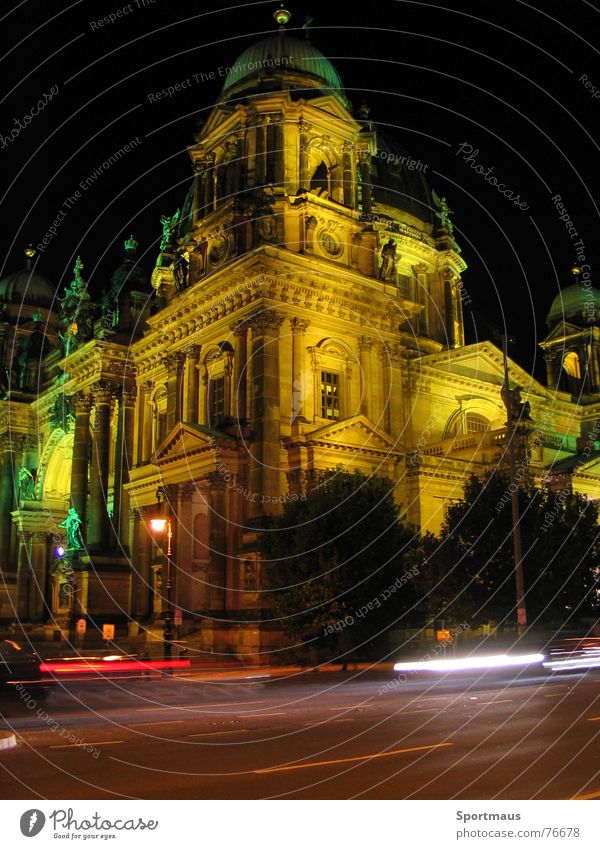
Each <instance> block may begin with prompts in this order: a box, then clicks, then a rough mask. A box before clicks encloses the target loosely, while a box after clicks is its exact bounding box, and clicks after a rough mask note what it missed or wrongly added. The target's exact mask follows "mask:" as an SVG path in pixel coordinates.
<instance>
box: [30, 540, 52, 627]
mask: <svg viewBox="0 0 600 849" xmlns="http://www.w3.org/2000/svg"><path fill="white" fill-rule="evenodd" d="M47 563H48V534H47V533H46V531H35V532H34V533H33V542H32V547H31V576H30V581H29V619H30V620H31V621H32V622H41V621H42V620H43V619H44V613H45V609H46V608H45V601H46V570H47Z"/></svg>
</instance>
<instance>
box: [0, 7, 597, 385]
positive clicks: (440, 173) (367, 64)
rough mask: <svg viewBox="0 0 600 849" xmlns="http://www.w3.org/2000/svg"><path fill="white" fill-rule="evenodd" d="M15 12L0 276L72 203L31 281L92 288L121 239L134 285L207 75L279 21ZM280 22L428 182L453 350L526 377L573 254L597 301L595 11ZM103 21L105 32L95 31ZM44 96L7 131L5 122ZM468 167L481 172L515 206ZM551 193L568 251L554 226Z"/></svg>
mask: <svg viewBox="0 0 600 849" xmlns="http://www.w3.org/2000/svg"><path fill="white" fill-rule="evenodd" d="M14 5H15V8H14V9H13V10H11V11H6V12H4V11H3V12H2V13H1V14H2V15H3V17H2V29H1V32H2V39H3V50H2V81H3V86H2V88H3V96H2V107H3V108H2V112H1V114H0V163H1V165H2V167H1V170H0V174H1V182H2V185H1V190H2V213H3V216H2V219H3V225H2V235H3V239H2V245H3V251H2V263H3V267H2V270H1V274H2V276H4V275H5V274H7V273H9V272H11V271H13V270H14V269H15V268H17V267H19V266H21V265H23V257H22V251H23V248H24V247H25V245H26V244H27V243H28V242H29V241H31V242H33V243H34V244H38V243H39V242H40V241H41V240H42V239H43V237H44V235H45V234H46V232H47V231H48V229H49V227H50V226H51V225H52V222H53V220H54V219H55V217H56V215H57V212H58V211H59V210H60V209H61V208H63V202H64V200H65V199H66V198H68V197H69V196H73V195H74V194H75V192H76V191H77V190H79V192H80V195H81V196H80V197H79V198H77V199H76V202H73V203H72V205H71V208H70V209H69V210H68V214H66V215H65V216H64V217H63V220H62V221H61V223H60V226H59V227H58V228H57V232H56V235H55V236H53V238H52V239H51V240H50V243H49V245H48V247H47V249H46V250H45V252H44V254H43V255H42V257H41V258H40V260H39V266H38V267H39V270H40V271H42V272H43V273H44V274H46V275H47V276H49V277H50V278H51V280H52V281H53V283H54V284H55V285H57V286H61V287H62V285H63V284H64V283H65V281H66V279H67V278H68V276H69V272H70V269H71V268H72V266H73V262H74V257H75V256H76V255H77V254H78V253H80V254H81V256H82V258H83V260H84V263H85V275H84V276H86V277H87V279H88V280H89V281H90V285H91V287H92V290H93V291H100V290H101V289H103V288H104V286H105V285H106V284H107V282H108V279H109V277H110V273H111V271H112V270H113V269H114V268H115V267H116V266H117V265H118V264H119V263H120V261H121V258H122V254H123V250H122V242H123V239H124V238H125V237H126V236H128V235H129V233H130V232H132V233H134V234H135V236H136V238H137V239H138V240H139V242H140V255H141V257H142V263H143V265H144V266H145V268H146V270H147V271H148V273H149V272H150V271H151V269H152V267H153V265H154V261H155V257H156V254H157V250H158V242H159V239H160V233H161V229H160V224H159V217H160V215H161V214H162V213H169V214H171V213H172V212H173V211H174V210H175V209H176V208H177V207H178V206H180V205H181V202H182V200H183V197H184V196H185V193H186V190H187V187H188V184H189V182H190V180H191V169H190V165H189V160H188V156H187V153H186V146H187V145H189V144H190V143H191V142H192V141H193V133H194V131H195V129H196V127H197V125H198V122H200V121H202V120H203V119H204V118H205V117H206V116H207V114H208V113H209V111H210V109H211V107H212V105H213V104H214V102H215V101H216V100H217V98H218V95H219V92H220V89H221V86H222V83H223V79H224V77H223V76H220V72H219V68H223V67H224V66H227V65H231V64H233V63H234V62H235V59H236V58H237V56H239V54H240V53H241V52H242V51H243V50H244V49H245V48H246V47H247V46H249V45H250V44H252V43H253V42H255V41H258V40H260V39H261V38H263V37H264V36H265V35H266V34H268V33H270V32H272V31H273V30H274V29H275V27H276V25H275V23H274V21H273V18H272V15H273V12H274V11H275V9H276V8H277V6H278V4H277V3H273V2H255V3H248V4H242V5H237V6H236V5H228V4H227V3H226V2H224V0H223V2H221V3H217V2H204V0H203V2H202V3H197V4H192V3H174V2H167V0H154V2H152V0H132V2H131V3H129V4H124V3H122V2H120V0H109V2H91V0H80V2H75V3H72V4H65V3H63V2H58V0H54V2H52V0H50V2H43V0H38V1H37V2H36V0H24V2H21V3H18V2H17V3H15V4H14ZM4 8H6V7H4ZM288 8H289V9H290V11H291V12H292V20H291V21H290V24H289V27H288V29H289V30H290V32H292V33H293V32H294V31H295V30H299V31H300V34H302V24H303V23H304V21H305V19H306V16H307V15H310V16H311V17H312V18H313V19H314V20H313V22H312V24H311V26H310V38H311V40H312V41H313V43H314V44H315V45H316V46H317V47H318V48H319V49H320V50H321V51H322V52H323V53H324V54H325V55H326V56H328V57H329V58H330V59H331V60H332V62H333V63H334V64H335V65H336V67H337V68H338V70H339V72H340V73H341V76H342V79H343V80H344V83H345V85H346V90H347V93H348V95H349V97H350V99H351V100H352V101H353V103H354V106H355V109H356V108H357V107H358V106H359V105H360V104H361V103H362V102H363V101H366V102H367V103H368V104H369V105H370V107H371V118H372V119H373V121H374V122H375V123H377V124H378V125H380V126H385V127H387V128H388V132H389V133H390V134H391V135H393V136H395V137H396V138H397V140H398V141H399V142H400V144H401V145H402V146H403V147H405V148H406V149H407V150H408V151H410V153H411V154H412V155H413V156H414V157H415V158H419V159H420V160H421V161H422V162H424V163H427V166H428V168H427V176H428V177H429V180H430V183H431V185H432V186H433V188H434V189H435V190H436V192H437V193H438V195H445V196H446V197H447V200H448V203H449V205H450V207H451V208H452V209H453V210H454V215H453V220H454V223H455V228H456V234H457V241H458V242H459V243H460V244H461V246H462V249H463V256H464V258H465V260H466V261H467V263H468V265H469V269H468V270H467V272H465V275H464V284H465V287H466V290H467V292H468V295H469V298H470V301H471V303H470V305H469V306H467V307H466V310H465V318H466V326H467V336H468V341H474V340H475V339H477V338H481V337H486V338H489V336H490V330H489V325H490V324H491V325H494V326H499V327H502V326H503V325H505V326H506V328H507V329H508V331H509V332H510V333H512V334H514V335H515V336H516V337H517V347H516V349H515V350H514V351H513V354H514V356H515V358H516V359H517V360H518V361H519V362H520V363H521V364H522V365H523V366H525V367H526V368H527V369H529V370H534V371H535V374H536V375H537V376H542V375H543V372H544V370H543V368H542V367H541V361H540V353H539V349H537V342H538V341H539V340H540V339H541V338H543V337H544V335H545V333H546V326H545V316H546V313H547V311H548V308H549V306H550V304H551V302H552V300H553V298H554V297H555V295H556V294H557V292H558V290H559V287H560V286H563V287H564V286H566V285H568V284H569V283H570V282H572V278H571V275H570V272H569V269H570V267H571V265H573V264H574V262H575V261H576V259H577V253H576V250H575V242H576V241H578V239H581V240H582V244H583V247H582V248H581V250H582V252H583V253H584V255H585V263H588V264H589V269H588V271H589V273H590V275H591V281H592V283H593V284H595V285H596V286H598V287H599V288H600V281H598V280H597V279H596V278H597V277H598V274H599V273H600V272H598V271H597V270H598V269H599V268H600V265H599V263H600V253H599V250H598V246H597V245H598V218H599V215H598V207H597V201H596V194H595V185H594V178H595V176H596V173H597V167H598V166H597V163H598V150H599V148H598V126H599V123H600V122H599V119H600V62H599V61H598V58H599V56H600V52H599V50H600V38H599V33H600V9H599V8H597V7H596V6H595V5H594V4H593V3H589V2H585V0H570V2H568V3H564V2H562V3H559V2H554V0H533V2H532V3H525V2H520V0H503V2H497V3H481V2H473V0H453V2H450V1H449V0H440V2H437V3H427V2H420V0H418V1H417V2H411V1H410V0H383V2H377V3H355V4H350V3H345V4H340V3H329V4H327V5H325V6H323V4H316V3H314V2H313V3H307V2H303V3H300V2H293V3H290V4H288ZM119 12H121V14H119V15H118V16H117V18H116V20H115V21H114V23H107V24H105V25H103V26H100V25H99V24H98V21H99V20H100V19H102V18H103V17H104V16H110V15H111V14H113V15H117V13H119ZM211 71H213V72H215V73H214V76H215V77H216V79H215V80H214V81H208V82H198V83H196V82H195V80H194V74H198V75H199V74H209V73H210V72H211ZM584 75H585V76H584ZM188 78H191V85H189V86H187V87H186V88H183V89H181V90H180V91H179V92H177V93H176V94H175V95H174V96H173V97H172V98H170V99H163V100H160V101H158V102H151V99H150V97H149V95H152V94H153V93H155V92H156V91H158V90H160V89H162V88H165V87H167V86H174V85H176V84H177V83H180V82H181V81H183V80H186V79H188ZM586 82H587V84H588V85H587V86H586ZM53 87H54V88H53ZM56 89H57V91H56V93H55V94H54V95H52V96H51V98H49V97H48V95H50V94H51V92H52V91H54V90H56ZM594 93H597V95H598V96H597V97H595V96H594ZM45 95H46V98H45V99H46V100H47V103H46V104H45V106H44V108H43V109H42V110H40V112H39V114H38V115H37V116H35V117H33V118H32V119H31V121H30V122H29V123H28V124H27V125H25V124H24V123H23V116H25V115H29V114H30V113H31V112H32V109H33V108H34V107H35V106H36V104H37V102H38V101H39V100H40V99H44V96H45ZM15 119H18V120H20V122H21V127H20V128H19V124H18V123H17V121H15ZM15 128H17V129H18V130H19V131H18V132H16V131H15ZM136 137H137V138H139V140H140V143H139V144H137V145H136V146H135V149H133V150H132V151H131V152H130V153H129V154H128V155H127V156H124V157H123V158H122V159H121V160H120V162H119V163H117V164H115V165H114V166H112V167H111V168H110V169H109V170H108V171H106V172H103V173H101V174H100V175H99V176H97V179H96V180H94V181H93V182H90V185H89V187H88V188H87V189H86V190H85V191H82V190H81V187H80V185H79V184H80V182H81V181H85V180H86V179H87V178H88V177H90V175H92V174H93V173H94V169H96V168H98V166H100V165H101V163H102V162H103V161H104V160H106V158H107V157H108V156H110V155H111V154H113V153H114V152H115V151H117V150H119V149H120V148H122V147H123V146H124V145H125V144H127V143H129V142H131V140H132V139H135V138H136ZM461 145H463V154H460V153H458V151H459V147H460V146H461ZM467 145H468V146H470V148H471V149H472V159H471V161H470V162H469V161H465V156H466V153H465V152H468V151H469V147H466V146H467ZM475 151H478V152H477V153H476V154H475ZM474 164H478V165H481V166H483V170H484V172H487V173H493V174H494V175H496V176H497V178H498V181H499V182H501V183H503V184H504V185H505V186H506V188H507V190H508V189H510V190H512V191H513V192H514V196H515V197H516V196H517V195H518V196H519V201H520V202H521V206H522V207H523V208H520V207H519V206H517V205H515V203H514V201H513V200H512V199H510V198H507V197H505V196H504V195H502V194H500V193H499V191H498V189H497V188H495V187H494V186H493V185H491V183H490V182H488V181H486V179H485V173H484V174H478V173H477V172H476V170H475V169H474V167H473V165H474ZM492 168H493V171H489V172H488V169H492ZM556 195H560V196H561V199H562V203H563V204H564V208H565V209H566V210H567V211H568V214H569V217H570V219H571V220H572V222H573V228H572V229H573V231H575V230H576V232H577V234H578V237H577V239H575V238H572V237H571V234H570V233H569V231H568V229H567V226H566V224H565V222H562V221H560V220H559V211H558V210H557V207H556V204H555V202H553V197H555V196H556ZM579 261H580V263H582V262H584V260H582V259H581V256H580V257H579ZM486 322H487V323H486Z"/></svg>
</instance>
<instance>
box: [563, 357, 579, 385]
mask: <svg viewBox="0 0 600 849" xmlns="http://www.w3.org/2000/svg"><path fill="white" fill-rule="evenodd" d="M563 369H564V370H565V372H566V373H567V374H568V375H569V377H571V378H573V379H574V380H581V363H580V362H579V356H578V355H577V354H576V353H575V351H569V353H568V354H565V356H564V357H563Z"/></svg>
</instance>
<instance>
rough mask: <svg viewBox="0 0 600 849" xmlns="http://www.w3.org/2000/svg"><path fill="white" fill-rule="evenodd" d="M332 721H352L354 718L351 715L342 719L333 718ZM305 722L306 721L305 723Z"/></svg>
mask: <svg viewBox="0 0 600 849" xmlns="http://www.w3.org/2000/svg"><path fill="white" fill-rule="evenodd" d="M333 721H334V722H354V721H355V720H354V719H352V717H350V716H349V717H347V718H346V717H344V718H343V719H334V720H333ZM305 724H306V723H305Z"/></svg>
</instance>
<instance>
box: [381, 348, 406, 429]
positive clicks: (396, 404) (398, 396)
mask: <svg viewBox="0 0 600 849" xmlns="http://www.w3.org/2000/svg"><path fill="white" fill-rule="evenodd" d="M401 351H402V347H401V346H400V345H393V344H389V343H385V344H384V346H383V349H382V352H381V358H382V364H383V376H384V380H383V387H384V393H385V395H384V411H385V416H384V422H385V429H386V431H387V432H388V433H389V434H391V435H392V436H393V437H394V439H396V440H399V439H400V438H401V435H402V428H403V416H402V374H401V367H402V355H401Z"/></svg>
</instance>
